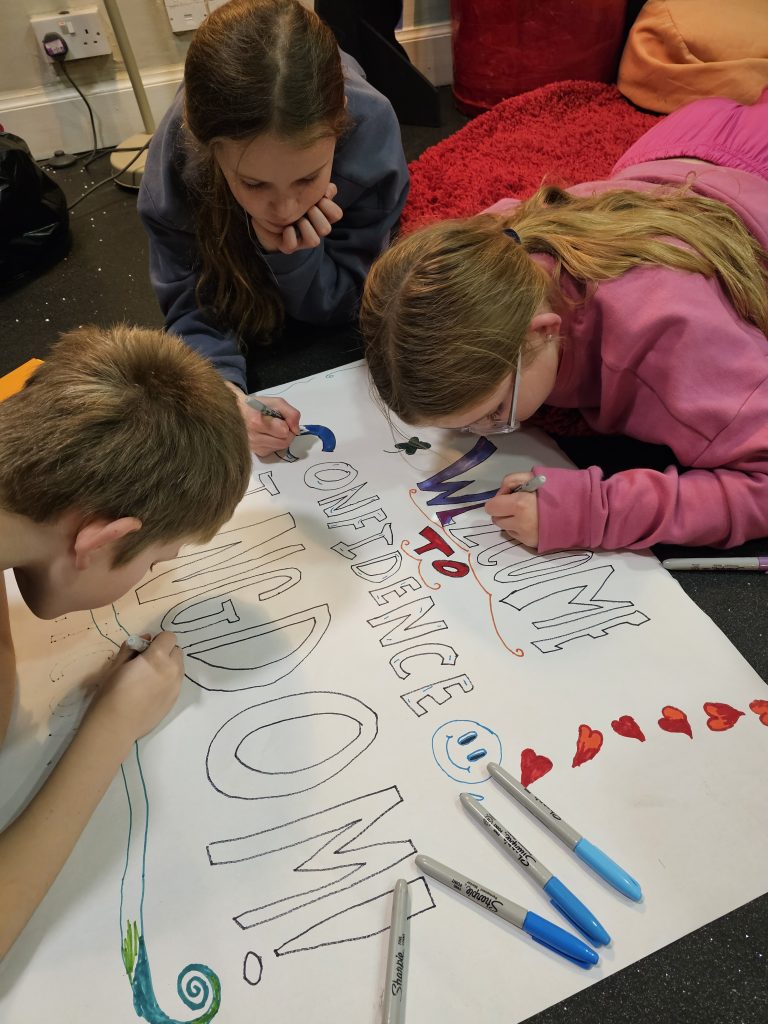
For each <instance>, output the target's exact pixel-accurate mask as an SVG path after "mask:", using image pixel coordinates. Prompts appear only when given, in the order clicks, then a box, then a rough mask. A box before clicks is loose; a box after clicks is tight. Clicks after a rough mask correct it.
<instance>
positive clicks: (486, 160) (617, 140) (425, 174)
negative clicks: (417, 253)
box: [400, 82, 658, 436]
mask: <svg viewBox="0 0 768 1024" xmlns="http://www.w3.org/2000/svg"><path fill="white" fill-rule="evenodd" d="M656 121H658V117H657V116H656V115H655V114H642V113H640V111H638V110H635V108H634V107H633V106H631V104H629V103H628V102H627V101H626V100H625V99H624V97H623V96H622V95H621V93H620V92H619V90H618V89H617V88H616V87H615V86H613V85H602V84H600V83H598V82H555V83H554V84H552V85H545V86H542V88H540V89H534V90H532V91H531V92H527V93H523V94H522V95H521V96H513V97H512V98H511V99H508V100H503V101H502V102H501V103H499V104H498V105H497V106H495V107H494V108H493V109H492V110H489V111H488V112H487V113H486V114H481V115H480V116H479V117H476V118H475V119H474V120H473V121H470V122H469V123H468V124H466V125H465V126H464V127H463V128H461V129H460V130H459V131H458V132H456V133H455V134H454V135H451V136H450V137H449V138H447V139H444V140H443V141H442V142H439V143H438V144H437V145H436V146H432V147H431V148H430V149H428V150H426V151H425V152H424V153H423V154H422V156H420V157H419V159H418V160H414V162H413V163H412V164H411V165H410V171H411V190H410V193H409V195H408V202H407V203H406V206H405V209H404V211H403V215H402V219H401V222H400V223H401V230H402V231H403V232H404V233H407V232H409V231H413V230H414V229H415V228H418V227H421V226H423V225H424V224H427V223H429V222H430V221H433V220H442V219H445V218H448V217H467V216H471V215H472V214H475V213H479V212H480V211H481V210H483V209H485V207H487V206H490V205H491V204H492V203H495V202H496V200H497V199H502V198H503V197H505V196H512V197H514V198H516V199H524V198H525V197H526V196H529V195H530V194H531V193H532V192H535V191H536V189H537V188H538V187H539V185H541V184H542V183H543V182H544V181H546V182H548V183H550V184H554V185H562V186H566V187H567V186H568V185H574V184H576V182H580V181H597V180H599V179H601V178H604V177H606V176H607V175H608V174H609V173H610V170H611V168H612V167H613V165H614V164H615V163H616V161H617V160H618V159H619V157H620V156H621V155H622V153H624V152H625V151H626V150H627V149H628V148H629V147H630V146H631V145H632V143H633V142H635V141H636V140H637V139H639V138H640V136H641V135H642V134H643V133H644V132H646V131H648V129H649V128H650V127H651V125H653V124H655V123H656ZM528 422H529V423H530V424H531V425H532V426H537V427H541V428H542V429H543V430H546V431H548V432H549V433H551V434H556V435H560V436H567V435H570V436H579V435H582V436H583V435H589V434H592V433H593V431H592V430H591V429H590V428H589V427H588V426H587V424H586V423H585V421H584V420H583V419H582V417H581V415H580V414H579V413H578V412H576V411H571V410H566V409H553V408H551V407H548V406H542V408H541V409H540V410H539V412H538V413H537V414H536V416H534V417H532V419H531V420H529V421H528Z"/></svg>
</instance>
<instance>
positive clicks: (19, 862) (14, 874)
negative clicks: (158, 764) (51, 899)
mask: <svg viewBox="0 0 768 1024" xmlns="http://www.w3.org/2000/svg"><path fill="white" fill-rule="evenodd" d="M105 718H106V716H104V715H102V714H101V713H100V709H98V708H96V709H94V712H92V713H89V714H88V715H87V716H86V718H85V720H84V722H83V724H82V726H81V728H80V730H79V732H78V733H77V735H76V736H75V738H74V739H73V741H72V743H71V744H70V746H69V748H68V749H67V750H66V752H65V753H64V755H63V757H62V758H61V760H60V761H59V763H58V765H57V766H56V768H55V769H54V771H53V772H52V773H51V775H50V776H49V778H48V779H47V780H46V782H45V784H44V785H43V787H42V788H41V790H40V791H39V793H38V794H37V795H36V796H35V797H34V799H33V800H32V802H31V803H30V804H29V805H28V806H27V808H26V809H25V810H24V811H22V813H21V814H20V815H19V816H18V818H16V820H15V821H14V822H13V823H12V824H11V825H10V826H9V827H8V828H7V829H6V831H5V832H4V833H3V835H2V836H0V907H2V914H0V958H2V957H4V956H5V954H6V953H7V952H8V950H9V949H10V948H11V946H12V945H13V943H14V942H15V941H16V939H17V938H18V936H19V934H20V933H21V931H22V929H23V928H24V927H25V925H26V924H27V922H28V921H29V919H30V917H31V916H32V914H33V913H34V911H35V909H36V908H37V906H38V905H39V904H40V902H41V901H42V899H43V897H44V896H45V894H46V893H47V891H48V889H49V888H50V886H51V885H52V883H53V881H54V880H55V878H56V876H57V875H58V873H59V871H60V870H61V868H62V867H63V865H64V864H65V862H66V860H67V858H68V857H69V855H70V853H71V852H72V850H73V849H74V847H75V844H76V843H77V840H78V839H79V837H80V834H81V833H82V831H83V829H84V828H85V826H86V824H87V823H88V821H89V819H90V817H91V815H92V814H93V812H94V810H95V809H96V807H97V806H98V804H99V802H100V800H101V798H102V797H103V795H104V793H105V792H106V790H107V789H108V787H109V785H110V783H111V781H112V779H113V778H114V776H115V773H116V772H117V769H118V768H119V766H120V764H121V762H122V761H123V760H124V759H125V757H127V755H128V754H129V752H130V749H131V742H130V741H129V740H128V738H127V737H126V736H125V735H122V734H121V732H120V730H119V729H117V728H110V727H109V723H108V722H106V721H105Z"/></svg>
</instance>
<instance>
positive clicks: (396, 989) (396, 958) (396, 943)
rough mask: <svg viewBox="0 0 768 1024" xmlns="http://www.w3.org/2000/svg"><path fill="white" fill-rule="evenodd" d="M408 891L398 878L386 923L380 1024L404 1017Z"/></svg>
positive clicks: (409, 901)
mask: <svg viewBox="0 0 768 1024" xmlns="http://www.w3.org/2000/svg"><path fill="white" fill-rule="evenodd" d="M410 909H411V894H410V890H409V889H408V883H407V882H406V880H405V879H404V878H398V880H397V881H396V882H395V888H394V891H393V892H392V920H391V921H390V925H389V949H388V950H387V977H386V980H385V982H384V1005H383V1007H382V1014H381V1020H382V1024H400V1022H401V1021H403V1020H404V1019H405V1016H404V1013H405V985H406V981H407V972H408V946H409V941H408V940H409V938H410V936H409V933H408V914H409V912H410Z"/></svg>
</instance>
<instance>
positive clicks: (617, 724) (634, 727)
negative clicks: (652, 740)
mask: <svg viewBox="0 0 768 1024" xmlns="http://www.w3.org/2000/svg"><path fill="white" fill-rule="evenodd" d="M611 728H612V729H613V731H614V732H615V733H618V735H619V736H626V737H627V739H630V740H640V742H641V743H645V733H644V732H643V730H642V729H641V728H640V726H639V725H638V724H637V722H636V721H635V720H634V718H633V717H632V715H622V716H621V718H615V719H614V720H613V721H612V722H611Z"/></svg>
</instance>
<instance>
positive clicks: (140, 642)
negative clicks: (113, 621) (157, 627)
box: [124, 633, 152, 654]
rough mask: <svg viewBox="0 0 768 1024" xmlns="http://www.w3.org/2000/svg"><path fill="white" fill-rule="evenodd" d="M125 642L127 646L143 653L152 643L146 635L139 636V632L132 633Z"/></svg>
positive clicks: (138, 652)
mask: <svg viewBox="0 0 768 1024" xmlns="http://www.w3.org/2000/svg"><path fill="white" fill-rule="evenodd" d="M124 642H125V646H126V647H130V649H131V650H132V651H136V653H137V654H143V653H144V651H146V649H147V648H148V647H149V645H150V644H151V643H152V641H151V640H147V639H146V638H145V637H143V636H139V635H138V634H137V633H132V634H131V635H130V636H129V637H128V639H127V640H125V641H124Z"/></svg>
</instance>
